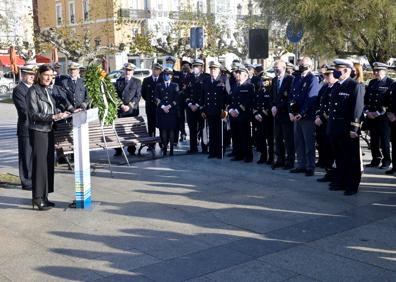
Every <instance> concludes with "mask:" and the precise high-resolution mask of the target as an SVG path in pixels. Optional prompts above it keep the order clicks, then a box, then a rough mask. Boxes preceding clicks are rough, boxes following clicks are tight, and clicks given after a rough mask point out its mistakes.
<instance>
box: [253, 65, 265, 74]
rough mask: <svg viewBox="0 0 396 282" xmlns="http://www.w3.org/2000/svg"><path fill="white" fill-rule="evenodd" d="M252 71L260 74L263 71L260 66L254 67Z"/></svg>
mask: <svg viewBox="0 0 396 282" xmlns="http://www.w3.org/2000/svg"><path fill="white" fill-rule="evenodd" d="M254 70H255V71H256V72H258V73H260V72H262V71H263V70H264V68H263V66H262V65H256V66H255V67H254Z"/></svg>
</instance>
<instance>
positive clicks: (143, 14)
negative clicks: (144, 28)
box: [118, 9, 151, 20]
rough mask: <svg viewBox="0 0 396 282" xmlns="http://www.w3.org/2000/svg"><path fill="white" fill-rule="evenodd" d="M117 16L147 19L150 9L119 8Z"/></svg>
mask: <svg viewBox="0 0 396 282" xmlns="http://www.w3.org/2000/svg"><path fill="white" fill-rule="evenodd" d="M118 16H119V17H121V18H128V19H133V20H140V19H149V18H150V17H151V15H150V11H148V10H137V9H120V10H119V11H118Z"/></svg>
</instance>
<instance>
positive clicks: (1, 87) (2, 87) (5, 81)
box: [0, 77, 15, 95]
mask: <svg viewBox="0 0 396 282" xmlns="http://www.w3.org/2000/svg"><path fill="white" fill-rule="evenodd" d="M14 87H15V84H14V80H12V79H10V78H6V77H0V95H6V94H7V93H9V92H10V91H11V90H12V89H14Z"/></svg>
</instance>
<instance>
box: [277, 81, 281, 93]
mask: <svg viewBox="0 0 396 282" xmlns="http://www.w3.org/2000/svg"><path fill="white" fill-rule="evenodd" d="M276 87H277V90H278V93H279V90H280V88H281V81H280V80H279V79H278V80H277V85H276Z"/></svg>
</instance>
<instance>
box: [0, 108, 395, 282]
mask: <svg viewBox="0 0 396 282" xmlns="http://www.w3.org/2000/svg"><path fill="white" fill-rule="evenodd" d="M11 106H12V105H11ZM11 109H12V107H9V105H4V104H0V118H2V119H3V120H6V121H11V120H12V118H13V113H12V110H11ZM4 128H6V129H5V132H9V130H10V129H9V128H8V127H7V126H4ZM4 128H3V129H4ZM7 130H8V131H7ZM0 134H1V130H0ZM7 134H8V133H7ZM7 136H8V135H7ZM10 136H11V135H10ZM10 138H11V137H10ZM11 140H12V139H11ZM15 140H16V139H15ZM5 141H6V140H5V139H3V140H2V141H1V142H5ZM14 142H15V141H14ZM8 143H9V146H10V148H12V141H10V140H9V142H8ZM4 144H5V143H2V144H1V146H2V147H1V148H0V150H4V151H6V152H4V151H1V152H2V153H0V154H2V155H0V158H2V157H1V156H5V155H4V154H6V153H7V154H9V153H10V152H9V149H4V148H3V147H5V145H4ZM14 147H16V143H14ZM15 150H16V148H15ZM102 157H103V155H101V153H93V154H92V158H93V159H94V160H95V158H98V159H100V158H102ZM367 157H369V155H368V154H366V158H367ZM7 158H8V159H10V160H12V159H11V157H10V156H7ZM366 161H367V160H366ZM0 165H1V167H0V172H11V173H14V174H17V170H16V163H13V162H4V161H3V162H2V161H1V160H0ZM113 169H114V174H113V176H114V177H113V178H111V175H110V172H109V170H108V169H107V167H106V166H105V164H104V163H102V162H100V165H99V167H98V168H97V169H96V171H95V175H94V176H93V177H92V187H93V199H94V201H95V202H94V208H93V209H92V210H89V211H82V210H73V209H69V208H68V204H69V203H70V202H71V201H72V200H73V197H74V191H73V189H74V188H73V187H74V186H73V185H74V184H73V180H74V177H73V174H72V172H70V171H68V170H67V169H66V167H64V166H62V167H58V168H57V170H56V179H55V184H56V188H55V193H54V194H53V195H51V196H50V199H51V200H54V202H55V203H56V208H54V209H52V210H50V211H48V212H38V211H37V210H36V211H32V208H31V205H30V203H31V193H30V192H27V191H22V190H20V189H15V188H0V208H1V209H0V218H1V220H0V234H1V235H0V246H1V248H0V281H62V280H74V281H82V280H83V281H186V280H187V281H238V282H239V281H396V185H395V183H396V182H395V180H396V178H395V177H392V176H385V175H384V174H383V170H379V169H369V170H367V171H366V174H365V175H364V178H363V180H362V185H361V190H360V192H359V194H357V195H355V196H351V197H345V196H344V195H343V194H342V192H331V191H328V190H327V185H325V184H320V183H318V182H316V178H317V177H310V178H308V177H305V176H303V175H294V174H290V173H288V172H285V171H282V170H276V171H273V170H271V169H270V168H269V167H268V166H264V165H257V164H255V163H252V164H244V163H235V162H230V161H229V160H228V159H224V160H208V159H207V158H206V156H203V155H194V156H187V155H179V156H175V157H172V158H164V159H157V160H148V161H143V162H134V163H133V164H132V166H131V167H127V166H114V167H113ZM321 174H322V172H320V171H318V172H317V176H319V175H321Z"/></svg>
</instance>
